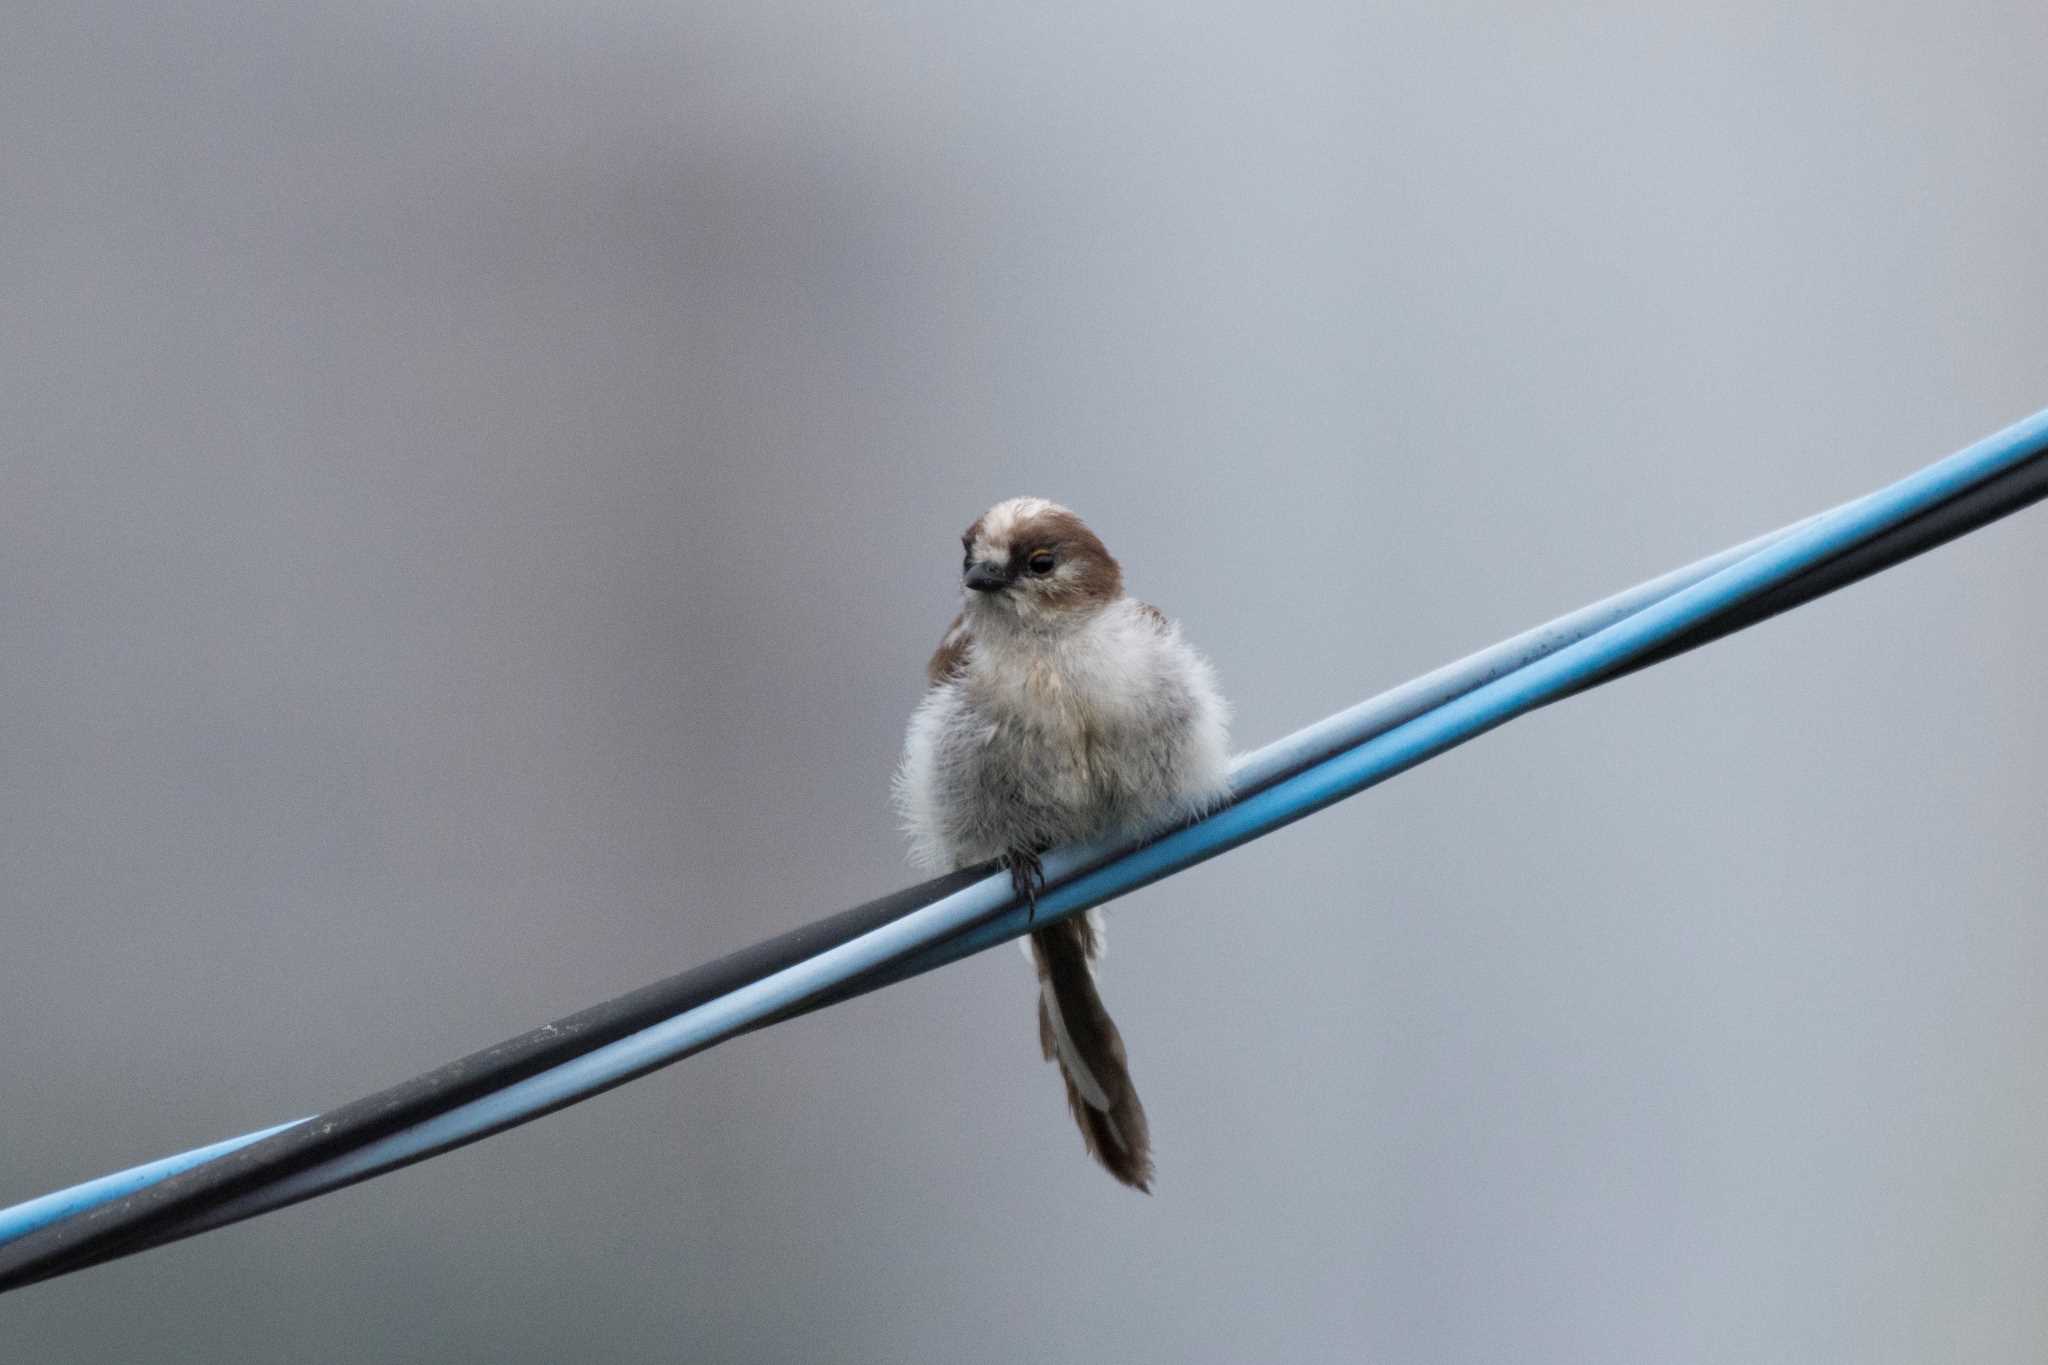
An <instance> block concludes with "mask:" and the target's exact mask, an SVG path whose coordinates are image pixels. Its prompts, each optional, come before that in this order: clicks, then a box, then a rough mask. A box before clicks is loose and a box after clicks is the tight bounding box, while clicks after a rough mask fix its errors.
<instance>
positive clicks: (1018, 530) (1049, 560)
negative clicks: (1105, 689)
mask: <svg viewBox="0 0 2048 1365" xmlns="http://www.w3.org/2000/svg"><path fill="white" fill-rule="evenodd" d="M960 546H961V549H962V550H963V551H965V558H964V560H963V561H962V562H961V565H960V573H961V582H962V586H963V589H964V591H965V595H966V598H967V610H968V612H969V613H970V614H972V615H974V616H976V617H978V618H980V619H983V620H1007V621H1012V622H1015V623H1017V624H1020V625H1029V626H1038V627H1055V626H1058V625H1060V624H1062V623H1064V622H1069V621H1079V620H1084V619H1086V618H1087V617H1089V616H1092V615H1093V614H1094V613H1096V612H1097V611H1100V610H1101V609H1102V608H1103V607H1105V606H1107V605H1109V604H1110V603H1111V602H1114V601H1116V599H1117V598H1119V597H1121V596H1123V591H1124V576H1123V570H1122V569H1120V568H1119V567H1117V562H1116V560H1115V559H1114V558H1112V557H1111V555H1110V553H1109V551H1108V550H1107V549H1106V548H1104V546H1103V544H1102V541H1101V540H1100V539H1099V538H1098V537H1097V536H1096V534H1095V533H1094V532H1093V531H1091V530H1089V529H1088V524H1087V523H1086V522H1084V521H1082V520H1081V519H1080V518H1079V517H1077V516H1075V515H1074V514H1073V513H1072V512H1070V511H1068V510H1067V509H1066V508H1064V507H1062V506H1060V505H1059V504H1058V503H1055V502H1047V501H1046V500H1045V499H1044V498H1010V499H1008V500H1007V501H1004V502H999V503H997V504H996V505H995V506H994V507H991V508H989V509H988V511H986V512H984V513H982V514H981V517H980V518H979V519H978V520H977V521H976V522H975V523H974V525H972V526H970V527H968V528H967V533H966V534H965V535H963V536H961V537H960Z"/></svg>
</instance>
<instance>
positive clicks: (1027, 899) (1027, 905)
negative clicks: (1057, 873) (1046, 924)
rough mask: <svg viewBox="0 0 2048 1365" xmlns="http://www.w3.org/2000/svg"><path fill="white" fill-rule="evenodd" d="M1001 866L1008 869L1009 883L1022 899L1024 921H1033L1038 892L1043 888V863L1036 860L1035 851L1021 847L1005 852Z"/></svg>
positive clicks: (1036, 909)
mask: <svg viewBox="0 0 2048 1365" xmlns="http://www.w3.org/2000/svg"><path fill="white" fill-rule="evenodd" d="M1003 866H1004V867H1007V868H1009V869H1010V885H1011V886H1012V887H1013V888H1015V889H1016V892H1017V894H1018V895H1019V896H1020V897H1022V898H1023V900H1024V922H1025V923H1026V924H1030V923H1033V922H1035V921H1036V920H1037V919H1038V893H1039V892H1040V891H1042V890H1044V889H1045V864H1044V863H1041V862H1040V861H1039V860H1038V855H1037V854H1036V853H1033V852H1032V851H1031V850H1030V849H1028V848H1021V849H1012V850H1011V851H1010V852H1008V853H1005V854H1004V855H1003Z"/></svg>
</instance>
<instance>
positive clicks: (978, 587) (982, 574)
mask: <svg viewBox="0 0 2048 1365" xmlns="http://www.w3.org/2000/svg"><path fill="white" fill-rule="evenodd" d="M967 586H968V587H969V588H970V589H972V590H973V591H975V592H1001V591H1002V590H1003V589H1004V588H1007V587H1009V586H1010V571H1009V570H1008V569H1006V568H1004V567H1003V566H1002V565H1000V564H991V563H989V562H988V561H987V560H983V561H982V562H981V563H979V564H976V565H974V566H972V567H971V568H969V569H968V570H967Z"/></svg>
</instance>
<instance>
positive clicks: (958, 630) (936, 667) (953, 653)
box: [924, 612, 974, 687]
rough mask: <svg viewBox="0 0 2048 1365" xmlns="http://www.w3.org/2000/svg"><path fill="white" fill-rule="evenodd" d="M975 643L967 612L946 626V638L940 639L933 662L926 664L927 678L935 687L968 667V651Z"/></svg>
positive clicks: (925, 672) (925, 674) (925, 673)
mask: <svg viewBox="0 0 2048 1365" xmlns="http://www.w3.org/2000/svg"><path fill="white" fill-rule="evenodd" d="M973 644H974V636H973V635H972V634H971V633H970V632H969V631H968V629H967V613H965V612H962V613H960V615H958V616H956V617H954V618H953V624H952V625H950V626H948V627H946V638H945V639H943V640H941V641H939V648H938V650H937V652H936V653H934V654H933V655H932V658H931V662H930V663H928V664H926V665H925V666H924V676H925V680H926V681H927V682H928V683H930V684H931V685H932V686H933V687H937V686H938V685H939V684H940V683H942V682H944V681H946V680H947V679H948V678H950V677H952V676H953V675H954V674H955V673H958V672H959V671H960V670H961V669H963V668H965V667H967V651H968V650H969V649H970V648H971V647H972V646H973Z"/></svg>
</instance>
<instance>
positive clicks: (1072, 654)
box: [894, 497, 1230, 1193]
mask: <svg viewBox="0 0 2048 1365" xmlns="http://www.w3.org/2000/svg"><path fill="white" fill-rule="evenodd" d="M960 544H961V549H962V551H963V558H962V560H961V565H960V591H961V597H962V602H961V608H960V612H959V614H958V615H957V616H955V617H954V618H953V621H952V624H951V625H950V626H948V627H947V629H946V632H945V635H944V636H943V637H942V638H941V640H940V642H939V647H938V649H937V651H936V652H935V653H934V654H933V655H932V657H931V661H930V663H929V664H928V665H927V666H926V669H925V679H926V688H925V693H924V696H923V699H922V700H921V701H920V702H919V703H918V704H917V707H916V709H915V710H914V711H913V713H912V715H911V719H910V726H909V731H908V734H907V735H906V736H905V739H904V746H903V755H902V759H901V761H900V763H899V764H898V766H897V769H896V773H895V778H894V797H895V802H896V806H897V810H898V813H899V815H900V816H901V818H902V821H903V824H904V827H905V829H906V831H907V833H908V834H909V836H910V843H911V858H912V861H913V862H915V863H916V864H918V865H919V866H921V867H923V868H925V869H926V870H928V871H952V870H957V869H960V868H965V867H972V866H975V865H977V864H982V863H988V862H995V863H998V864H1000V865H1001V866H1003V867H1005V868H1007V869H1008V870H1009V872H1010V876H1011V879H1012V882H1013V883H1014V885H1015V886H1016V888H1017V891H1018V894H1019V896H1020V897H1021V898H1022V899H1023V900H1024V901H1025V902H1026V903H1027V905H1028V906H1029V907H1030V915H1031V917H1032V919H1033V922H1036V920H1035V917H1036V913H1037V891H1038V889H1039V888H1040V887H1041V886H1042V885H1043V870H1042V867H1041V863H1040V858H1041V855H1043V854H1044V853H1046V852H1047V851H1048V850H1050V849H1052V848H1054V847H1055V846H1057V845H1060V844H1066V843H1071V842H1075V841H1081V840H1092V839H1099V838H1103V837H1106V836H1111V835H1115V834H1120V833H1135V832H1149V831H1155V830H1159V829H1164V828H1167V827H1170V826H1172V825H1174V824H1176V823H1181V822H1185V821H1187V820H1190V819H1193V818H1195V817H1197V816H1200V815H1202V814H1204V813H1205V812H1207V811H1209V810H1212V809H1214V808H1215V807H1216V806H1217V805H1218V804H1220V803H1221V801H1222V800H1223V799H1224V797H1225V796H1226V795H1227V794H1228V791H1229V767H1230V753H1229V722H1230V706H1229V703H1228V702H1227V701H1226V700H1225V699H1224V696H1223V693H1222V691H1221V690H1220V688H1219V687H1218V685H1217V682H1216V676H1215V671H1214V669H1213V667H1212V666H1211V665H1210V663H1209V661H1208V660H1207V659H1206V658H1204V657H1203V656H1202V655H1201V654H1200V653H1199V652H1198V651H1197V650H1196V649H1195V648H1194V647H1193V646H1192V645H1190V644H1189V643H1188V642H1187V640H1186V639H1185V638H1183V635H1182V632H1181V629H1180V627H1179V626H1178V625H1177V624H1176V623H1175V622H1173V621H1171V620H1169V619H1168V618H1167V617H1166V615H1165V614H1164V613H1162V612H1161V611H1159V610H1158V608H1156V607H1153V606H1151V605H1149V604H1147V603H1145V602H1141V601H1138V600H1137V599H1136V598H1133V597H1131V596H1129V595H1128V594H1127V593H1126V592H1125V591H1124V580H1123V570H1122V567H1121V566H1120V565H1119V564H1118V563H1117V561H1116V559H1115V558H1114V557H1113V556H1112V555H1111V554H1110V552H1109V550H1108V549H1107V547H1105V546H1104V545H1103V543H1102V540H1101V538H1100V537H1098V536H1097V535H1096V534H1095V532H1093V531H1092V530H1090V529H1089V528H1088V526H1087V524H1086V523H1085V522H1083V521H1082V520H1081V518H1080V517H1079V516H1077V515H1076V514H1075V513H1074V512H1073V511H1071V510H1069V509H1068V508H1066V507H1063V506H1061V505H1060V504H1058V503H1055V502H1050V501H1048V500H1046V499H1044V498H1035V497H1018V498H1010V499H1007V500H1005V501H1002V502H999V503H997V504H996V505H995V506H993V507H991V508H989V509H988V511H986V512H984V513H983V514H982V515H981V516H980V517H979V518H977V519H976V520H975V522H974V523H973V524H972V525H971V526H969V527H968V528H967V531H966V534H964V535H963V536H962V537H961V538H960ZM1102 945H1103V935H1102V926H1101V922H1100V920H1099V918H1098V916H1097V912H1095V911H1093V910H1090V911H1088V912H1087V913H1085V914H1082V915H1076V916H1071V917H1068V918H1065V919H1061V920H1056V921H1054V920H1049V921H1047V922H1045V923H1043V924H1041V925H1039V926H1038V927H1036V928H1034V929H1033V930H1032V931H1031V933H1030V937H1029V941H1028V944H1027V948H1026V951H1027V953H1028V954H1029V956H1030V957H1031V960H1032V962H1033V965H1034V966H1035V968H1036V972H1037V984H1038V1040H1039V1049H1040V1051H1041V1052H1042V1053H1043V1054H1044V1057H1045V1060H1047V1061H1048V1062H1054V1063H1056V1064H1057V1065H1058V1067H1059V1072H1060V1076H1061V1078H1062V1079H1063V1080H1064V1082H1065V1084H1066V1092H1067V1107H1068V1109H1069V1110H1070V1111H1071V1112H1072V1114H1073V1116H1074V1120H1075V1122H1076V1124H1077V1125H1078V1126H1079V1127H1080V1130H1081V1139H1082V1144H1083V1146H1084V1147H1085V1149H1086V1150H1087V1152H1088V1154H1089V1155H1090V1156H1092V1157H1094V1158H1095V1160H1096V1161H1097V1162H1099V1163H1100V1164H1101V1166H1102V1167H1103V1168H1104V1169H1105V1170H1107V1171H1108V1172H1109V1174H1110V1175H1112V1176H1114V1177H1115V1178H1116V1179H1118V1180H1120V1181H1122V1182H1123V1183H1124V1184H1126V1185H1128V1186H1130V1187H1132V1188H1133V1189H1136V1190H1139V1191H1142V1192H1145V1193H1150V1192H1151V1187H1152V1179H1153V1160H1152V1137H1151V1129H1150V1125H1149V1124H1148V1122H1147V1120H1146V1117H1145V1109H1144V1106H1143V1105H1142V1104H1141V1103H1140V1102H1139V1100H1138V1092H1137V1089H1136V1087H1135V1086H1134V1085H1133V1083H1132V1080H1131V1072H1130V1064H1129V1061H1128V1059H1127V1057H1126V1055H1125V1050H1124V1043H1123V1037H1122V1035H1121V1034H1120V1033H1119V1032H1118V1030H1117V1026H1116V1024H1115V1022H1114V1021H1113V1020H1112V1019H1111V1018H1110V1016H1109V1011H1108V1010H1107V1009H1106V1008H1104V1006H1103V1003H1102V997H1101V994H1100V992H1099V990H1098V989H1097V986H1096V980H1095V962H1096V959H1097V958H1098V957H1099V956H1100V954H1101V951H1102Z"/></svg>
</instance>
